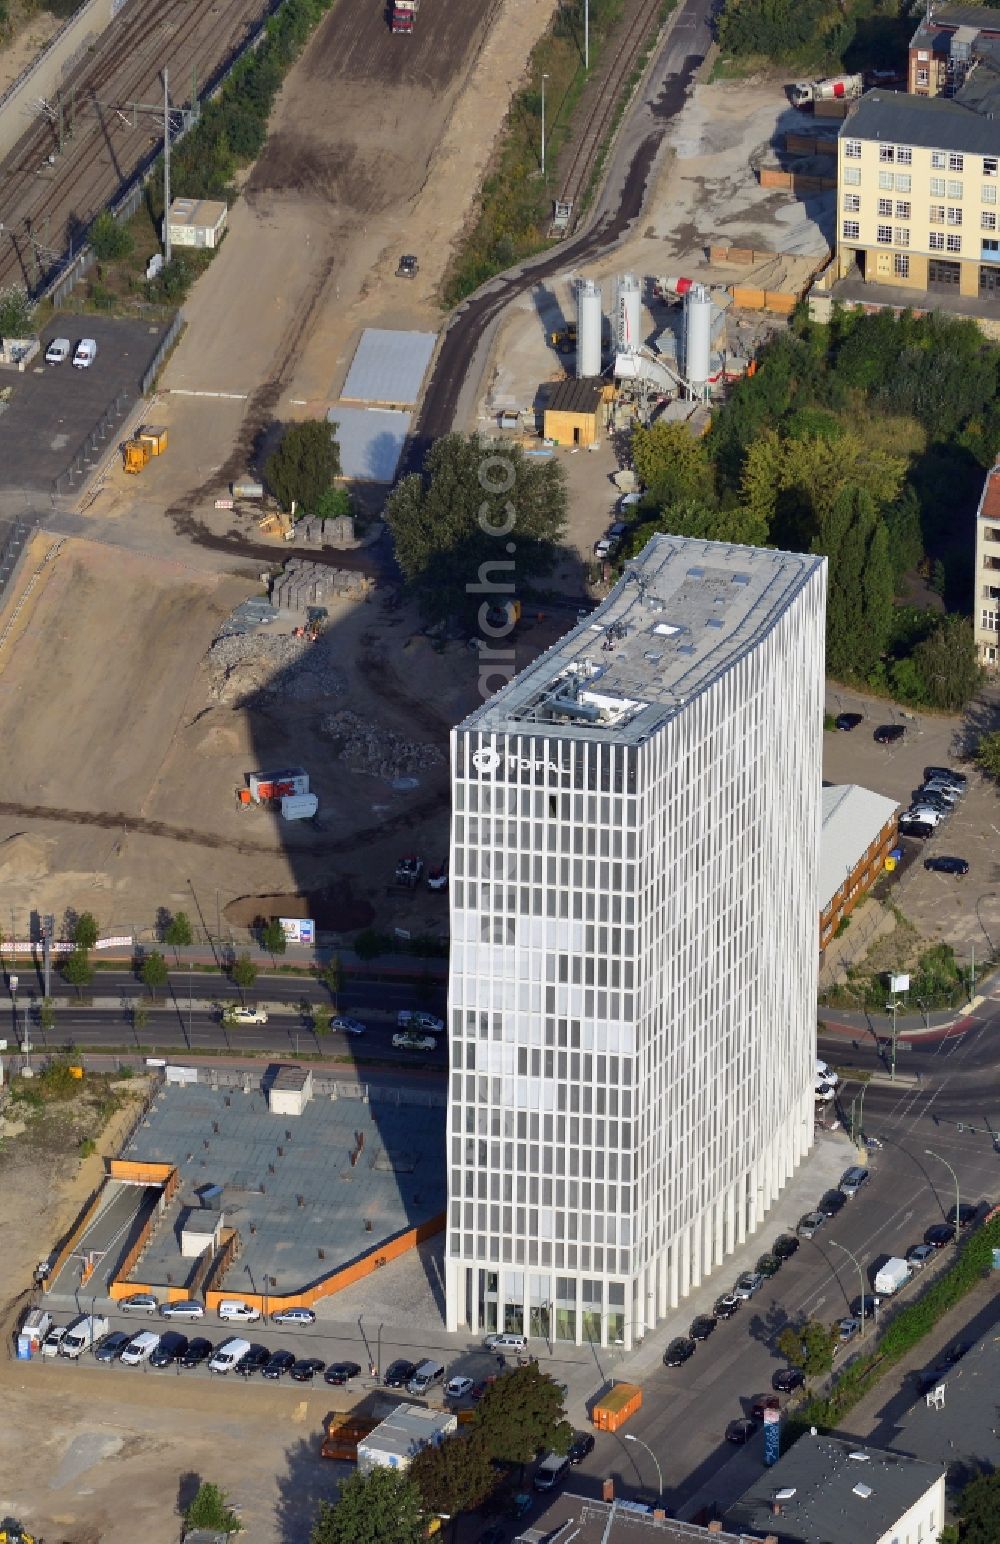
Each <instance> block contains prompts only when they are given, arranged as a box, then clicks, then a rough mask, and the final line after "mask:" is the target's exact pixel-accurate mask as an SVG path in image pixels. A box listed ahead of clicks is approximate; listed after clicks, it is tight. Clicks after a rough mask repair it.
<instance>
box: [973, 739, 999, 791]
mask: <svg viewBox="0 0 1000 1544" xmlns="http://www.w3.org/2000/svg"><path fill="white" fill-rule="evenodd" d="M976 765H977V766H978V767H980V768H981V769H982V771H983V772H985V773H986V776H987V777H994V778H996V779H997V780H998V781H1000V734H998V733H996V732H994V733H993V734H984V735H983V737H982V739H981V740H980V742H979V746H978V748H977V750H976Z"/></svg>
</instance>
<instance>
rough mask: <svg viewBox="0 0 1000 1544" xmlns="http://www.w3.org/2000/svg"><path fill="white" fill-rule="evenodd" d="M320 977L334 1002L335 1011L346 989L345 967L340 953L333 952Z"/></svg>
mask: <svg viewBox="0 0 1000 1544" xmlns="http://www.w3.org/2000/svg"><path fill="white" fill-rule="evenodd" d="M320 979H321V980H322V981H323V982H324V984H325V986H326V989H327V991H328V992H329V994H330V1000H331V1002H332V1003H333V1007H334V1012H336V1008H337V999H338V998H339V996H340V994H341V992H342V991H343V990H344V967H343V965H341V963H340V955H339V954H331V956H330V958H329V959H328V960H327V962H326V964H325V965H324V966H323V970H322V972H321V976H320Z"/></svg>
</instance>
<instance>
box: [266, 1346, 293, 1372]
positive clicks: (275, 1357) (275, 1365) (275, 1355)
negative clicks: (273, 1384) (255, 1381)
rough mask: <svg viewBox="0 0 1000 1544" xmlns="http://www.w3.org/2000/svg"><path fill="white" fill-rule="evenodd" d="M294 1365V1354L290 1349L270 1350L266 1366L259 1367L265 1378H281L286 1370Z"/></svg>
mask: <svg viewBox="0 0 1000 1544" xmlns="http://www.w3.org/2000/svg"><path fill="white" fill-rule="evenodd" d="M294 1366H295V1354H294V1352H292V1351H272V1353H271V1360H270V1361H269V1362H268V1364H267V1366H266V1367H262V1368H261V1375H262V1376H263V1377H265V1378H283V1377H284V1376H285V1373H286V1372H290V1371H291V1369H292V1368H293V1367H294Z"/></svg>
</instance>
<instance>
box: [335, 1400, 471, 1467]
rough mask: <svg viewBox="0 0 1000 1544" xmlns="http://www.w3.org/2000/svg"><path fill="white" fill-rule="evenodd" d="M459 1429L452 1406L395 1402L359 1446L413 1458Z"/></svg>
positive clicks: (373, 1450) (370, 1450) (377, 1451)
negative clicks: (393, 1408)
mask: <svg viewBox="0 0 1000 1544" xmlns="http://www.w3.org/2000/svg"><path fill="white" fill-rule="evenodd" d="M457 1430H458V1417H457V1415H455V1414H453V1412H452V1411H451V1410H428V1409H427V1407H426V1406H425V1405H397V1407H396V1409H395V1410H394V1411H393V1412H392V1414H391V1415H387V1416H386V1418H385V1420H384V1421H381V1422H380V1423H379V1424H378V1426H376V1427H375V1430H374V1431H372V1432H369V1434H368V1436H367V1437H365V1438H364V1440H363V1441H362V1442H359V1444H358V1446H359V1447H361V1448H367V1450H368V1451H369V1452H370V1453H392V1454H395V1455H396V1457H397V1458H413V1457H414V1455H415V1454H416V1453H419V1452H420V1449H421V1448H423V1447H427V1446H428V1444H429V1443H431V1442H440V1440H441V1438H442V1437H447V1436H448V1435H449V1434H450V1433H451V1432H453V1431H457Z"/></svg>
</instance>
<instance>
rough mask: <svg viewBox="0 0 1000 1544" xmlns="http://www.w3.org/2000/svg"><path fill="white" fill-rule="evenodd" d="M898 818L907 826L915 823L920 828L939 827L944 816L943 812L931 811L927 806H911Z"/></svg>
mask: <svg viewBox="0 0 1000 1544" xmlns="http://www.w3.org/2000/svg"><path fill="white" fill-rule="evenodd" d="M899 818H900V820H901V821H903V820H905V821H906V822H907V824H912V823H913V822H916V824H917V825H921V826H939V825H940V824H941V822H942V821H943V820H944V819H946V816H945V814H944V811H943V810H936V809H932V808H931V806H930V805H929V804H911V805H910V808H909V809H908V810H904V811H903V813H902V815H900V817H899Z"/></svg>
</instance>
